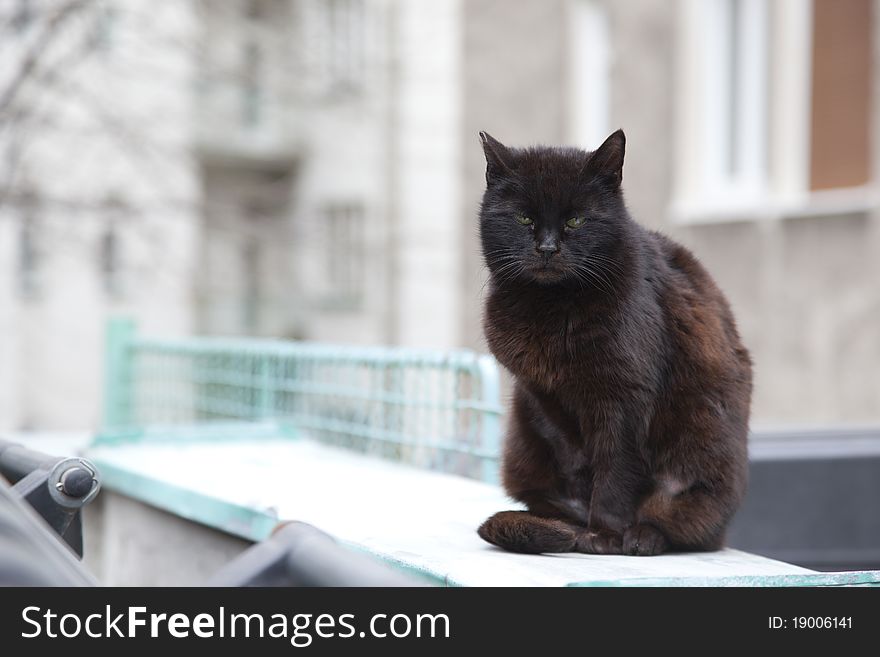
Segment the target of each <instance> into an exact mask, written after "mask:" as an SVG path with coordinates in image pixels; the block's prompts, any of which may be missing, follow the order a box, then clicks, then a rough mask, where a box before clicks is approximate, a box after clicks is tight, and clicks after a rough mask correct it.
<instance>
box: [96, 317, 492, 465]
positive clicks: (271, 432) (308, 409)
mask: <svg viewBox="0 0 880 657" xmlns="http://www.w3.org/2000/svg"><path fill="white" fill-rule="evenodd" d="M106 367H107V369H106V373H105V379H106V386H105V388H106V390H105V408H104V426H103V429H102V431H101V432H100V434H99V435H98V437H97V438H96V443H97V444H113V443H118V442H126V441H147V440H192V439H199V440H220V439H236V438H254V437H262V436H270V437H303V436H304V437H308V438H312V439H315V440H318V441H321V442H325V443H329V444H333V445H337V446H340V447H345V448H347V449H351V450H355V451H358V452H363V453H367V454H372V455H377V456H381V457H383V458H389V459H394V460H398V461H402V462H405V463H409V464H412V465H417V466H419V467H424V468H430V469H434V470H441V471H444V472H450V473H455V474H461V475H464V476H468V477H472V478H477V479H482V480H484V481H489V482H496V481H497V478H498V474H497V472H498V468H497V458H498V449H499V442H500V438H499V419H500V414H501V405H500V401H499V381H498V367H497V364H496V363H495V361H494V359H492V358H491V357H490V356H485V355H479V354H476V353H474V352H471V351H466V350H455V351H432V350H412V349H405V348H394V347H355V346H335V345H324V344H315V343H305V342H286V341H280V340H264V339H224V338H188V339H154V338H148V337H142V336H140V335H139V334H138V333H137V331H136V329H135V325H134V323H133V322H131V321H129V320H123V319H115V320H111V322H110V324H109V326H108V331H107V354H106Z"/></svg>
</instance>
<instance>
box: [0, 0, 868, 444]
mask: <svg viewBox="0 0 880 657" xmlns="http://www.w3.org/2000/svg"><path fill="white" fill-rule="evenodd" d="M875 5H876V2H874V0H812V1H810V0H627V1H626V2H612V1H611V0H516V1H512V0H506V1H505V0H433V1H432V2H414V1H411V0H227V1H224V2H211V1H209V0H204V1H201V2H199V1H197V0H152V1H151V2H148V1H147V0H128V1H126V2H122V1H121V0H0V365H2V366H0V429H60V428H63V429H88V428H92V427H94V426H95V425H96V424H97V423H98V416H99V407H100V404H99V400H100V386H101V371H102V370H101V367H102V365H101V363H102V344H103V328H104V322H105V320H106V318H107V317H108V316H110V315H112V314H118V313H124V314H129V315H132V316H134V317H136V318H137V319H138V321H139V323H140V325H141V326H142V328H143V330H144V331H145V332H151V333H162V334H183V333H206V334H236V335H266V336H279V337H284V338H295V339H307V340H320V341H330V342H358V343H390V344H404V345H420V346H432V347H441V348H443V347H452V346H459V345H463V346H469V347H472V348H476V349H480V350H483V349H485V347H484V345H483V343H482V338H481V328H480V308H481V303H482V297H483V294H484V291H483V286H484V284H485V280H486V271H485V268H484V267H483V266H482V264H481V259H480V256H479V251H478V244H477V222H476V212H477V208H478V204H479V200H480V196H481V193H482V189H483V186H484V177H483V176H484V161H483V156H482V152H481V149H480V147H479V141H478V138H477V132H478V131H479V130H487V131H489V132H490V133H491V134H493V136H495V137H496V138H498V139H500V140H501V141H503V142H505V143H507V144H510V145H527V144H534V143H552V144H562V143H567V144H569V143H570V144H576V145H580V146H583V147H585V148H594V147H595V146H597V145H598V144H599V143H600V142H601V140H602V139H603V138H604V137H605V136H606V135H607V134H608V133H610V132H611V131H612V130H614V129H616V128H617V127H623V128H624V129H625V131H626V133H627V138H628V142H627V146H628V152H627V160H626V166H625V170H624V189H625V193H626V196H627V198H628V201H629V204H630V207H631V210H632V212H633V215H634V216H635V218H636V219H637V220H638V221H640V222H642V223H644V224H646V225H648V226H650V227H653V228H659V229H662V230H664V231H666V232H669V233H670V234H672V235H673V236H674V237H676V238H677V239H679V240H681V241H682V242H684V243H685V244H686V245H688V246H690V247H692V248H693V249H694V250H695V251H696V253H697V254H698V256H699V257H700V258H701V259H702V260H703V261H704V263H705V264H706V265H707V267H708V268H709V269H710V271H711V272H712V273H713V274H714V275H715V276H716V278H717V279H718V282H719V283H720V285H721V287H722V288H723V289H724V290H725V292H726V293H727V294H728V296H729V297H730V300H731V302H732V304H733V306H734V309H735V311H736V313H737V315H738V317H739V321H740V327H741V331H742V333H743V335H744V339H745V342H746V344H747V345H748V346H749V348H750V349H751V350H752V352H753V356H754V359H755V362H756V390H755V406H754V419H755V421H756V423H765V424H766V423H787V424H791V423H797V424H811V423H825V422H847V423H859V422H876V421H877V420H880V373H878V372H880V340H878V335H880V216H878V210H880V196H878V187H877V182H878V178H877V170H878V167H877V166H876V163H877V158H878V154H880V140H878V136H877V135H878V133H880V130H878V129H877V128H878V126H880V109H878V103H877V102H875V98H876V94H877V92H876V90H877V88H878V85H877V84H875V81H876V80H877V79H878V75H880V66H877V62H878V58H880V51H878V46H877V43H878V41H880V40H878V39H877V38H876V33H877V30H878V26H880V22H878V19H877V17H878V16H880V13H878V11H877V7H876V6H875Z"/></svg>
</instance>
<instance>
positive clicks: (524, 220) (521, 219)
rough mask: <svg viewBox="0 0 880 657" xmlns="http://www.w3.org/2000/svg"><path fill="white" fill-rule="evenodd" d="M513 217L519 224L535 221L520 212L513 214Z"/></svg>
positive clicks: (529, 223) (526, 224)
mask: <svg viewBox="0 0 880 657" xmlns="http://www.w3.org/2000/svg"><path fill="white" fill-rule="evenodd" d="M514 219H516V223H518V224H519V225H520V226H531V225H532V224H533V223H535V222H534V221H532V220H531V219H529V218H528V217H525V216H523V215H521V214H518V215H515V216H514Z"/></svg>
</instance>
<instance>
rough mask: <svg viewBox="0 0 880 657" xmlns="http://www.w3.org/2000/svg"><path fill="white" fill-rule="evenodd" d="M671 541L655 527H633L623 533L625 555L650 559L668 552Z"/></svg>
mask: <svg viewBox="0 0 880 657" xmlns="http://www.w3.org/2000/svg"><path fill="white" fill-rule="evenodd" d="M668 547H669V541H667V540H666V537H665V536H664V535H663V532H661V531H660V530H659V529H657V528H656V527H654V526H653V525H646V524H638V525H633V526H632V527H630V528H629V529H627V530H626V531H625V532H624V533H623V553H624V554H629V555H633V556H637V557H649V556H653V555H655V554H661V553H663V552H666V550H667V548H668Z"/></svg>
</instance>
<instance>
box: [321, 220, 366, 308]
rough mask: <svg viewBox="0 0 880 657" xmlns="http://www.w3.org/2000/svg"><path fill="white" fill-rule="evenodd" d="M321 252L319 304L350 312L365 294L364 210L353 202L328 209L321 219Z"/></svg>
mask: <svg viewBox="0 0 880 657" xmlns="http://www.w3.org/2000/svg"><path fill="white" fill-rule="evenodd" d="M321 223H322V228H323V231H322V232H323V234H324V239H323V245H324V249H323V253H324V286H325V288H324V298H323V299H322V305H324V306H327V307H330V308H335V309H344V310H351V309H356V308H358V307H359V306H360V304H361V302H362V300H363V299H362V297H363V292H364V287H363V284H364V275H365V274H366V272H365V270H364V210H363V208H362V207H361V206H360V205H358V204H356V203H344V204H332V205H329V206H327V207H326V208H325V209H324V211H323V213H322V217H321Z"/></svg>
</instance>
